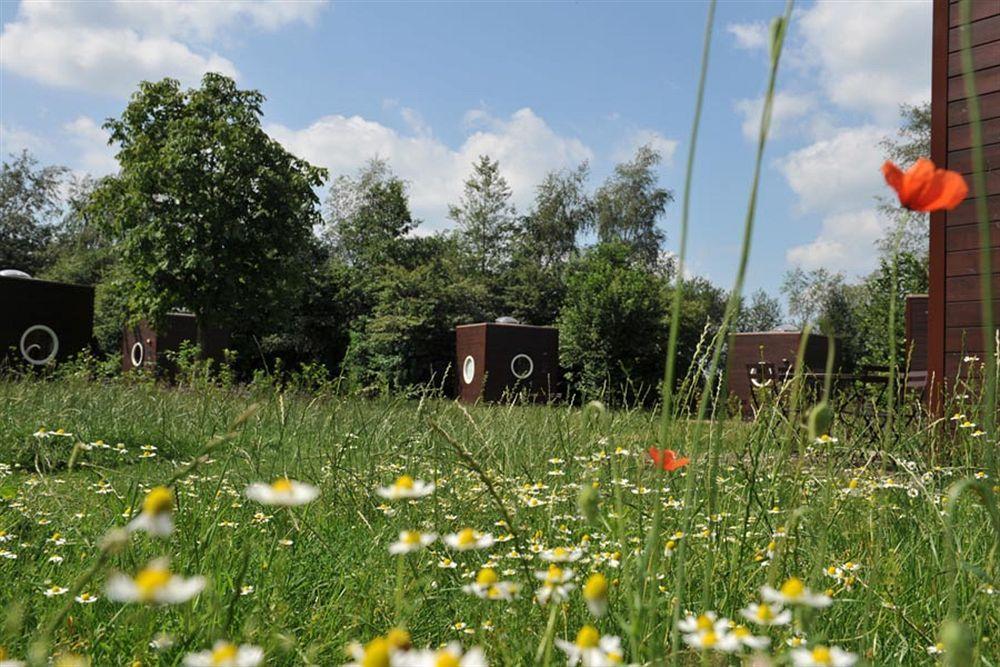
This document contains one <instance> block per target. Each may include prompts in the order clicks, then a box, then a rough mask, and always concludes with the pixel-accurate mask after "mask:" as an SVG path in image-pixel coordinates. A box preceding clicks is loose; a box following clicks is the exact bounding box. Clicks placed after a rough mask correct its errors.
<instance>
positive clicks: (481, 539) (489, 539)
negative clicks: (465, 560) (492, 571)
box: [442, 528, 495, 551]
mask: <svg viewBox="0 0 1000 667" xmlns="http://www.w3.org/2000/svg"><path fill="white" fill-rule="evenodd" d="M442 539H443V540H444V543H445V544H447V545H448V546H449V547H451V548H452V549H455V550H456V551H471V550H473V549H489V548H490V547H491V546H493V543H494V541H495V540H494V539H493V535H491V534H489V533H480V532H479V531H478V530H473V529H472V528H463V529H462V530H460V531H458V532H457V533H450V534H448V535H445V536H444V537H443V538H442Z"/></svg>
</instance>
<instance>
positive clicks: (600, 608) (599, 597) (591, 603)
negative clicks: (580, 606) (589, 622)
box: [583, 572, 608, 618]
mask: <svg viewBox="0 0 1000 667" xmlns="http://www.w3.org/2000/svg"><path fill="white" fill-rule="evenodd" d="M583 600H584V602H586V603H587V609H589V610H590V613H591V614H593V615H594V616H595V617H597V618H601V617H602V616H604V614H606V613H607V612H608V579H607V577H605V576H604V575H603V574H601V573H600V572H595V573H594V574H592V575H590V576H589V577H587V581H586V582H585V583H584V584H583Z"/></svg>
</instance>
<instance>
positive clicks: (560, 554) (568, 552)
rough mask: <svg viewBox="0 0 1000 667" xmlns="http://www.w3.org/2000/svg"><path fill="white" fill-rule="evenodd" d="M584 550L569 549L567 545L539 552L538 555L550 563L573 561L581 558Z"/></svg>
mask: <svg viewBox="0 0 1000 667" xmlns="http://www.w3.org/2000/svg"><path fill="white" fill-rule="evenodd" d="M582 555H583V551H581V550H580V549H567V548H566V547H556V548H555V549H548V550H546V551H543V552H541V553H540V554H538V557H539V558H541V559H542V560H544V561H546V562H549V563H573V562H575V561H578V560H580V556H582Z"/></svg>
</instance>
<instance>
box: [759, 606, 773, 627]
mask: <svg viewBox="0 0 1000 667" xmlns="http://www.w3.org/2000/svg"><path fill="white" fill-rule="evenodd" d="M773 618H774V612H773V611H771V605H769V604H767V603H764V604H761V605H760V606H759V607H757V620H758V621H764V622H767V621H770V620H771V619H773Z"/></svg>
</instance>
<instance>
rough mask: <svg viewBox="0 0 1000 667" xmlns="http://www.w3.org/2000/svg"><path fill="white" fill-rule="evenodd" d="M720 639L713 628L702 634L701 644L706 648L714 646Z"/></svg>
mask: <svg viewBox="0 0 1000 667" xmlns="http://www.w3.org/2000/svg"><path fill="white" fill-rule="evenodd" d="M718 641H719V638H718V637H717V636H716V634H715V632H713V631H711V630H709V631H708V632H706V633H705V634H703V635H702V636H701V645H702V646H704V647H705V648H712V647H713V646H715V645H716V644H717V643H718Z"/></svg>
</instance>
